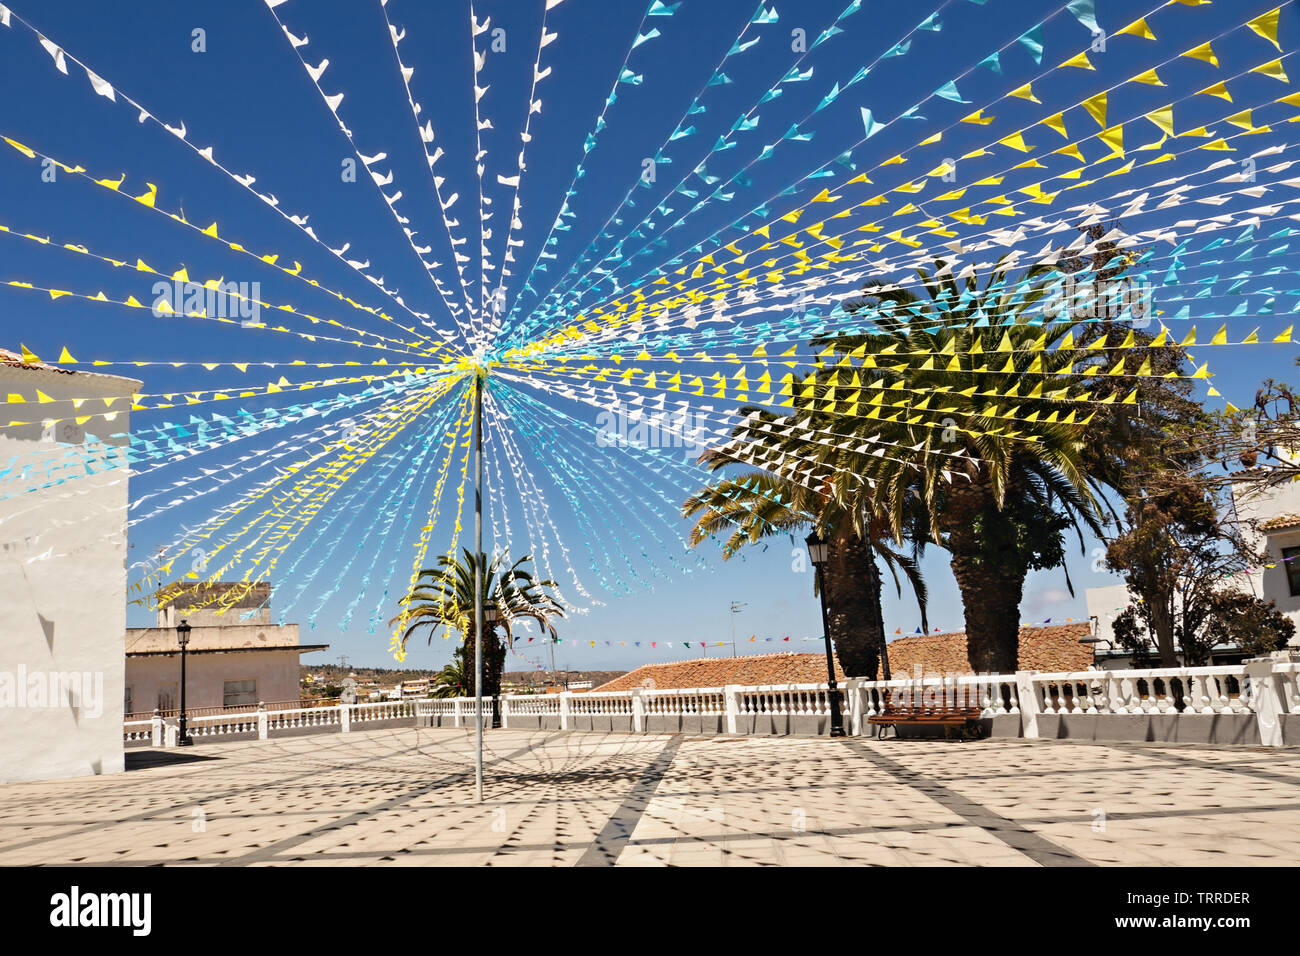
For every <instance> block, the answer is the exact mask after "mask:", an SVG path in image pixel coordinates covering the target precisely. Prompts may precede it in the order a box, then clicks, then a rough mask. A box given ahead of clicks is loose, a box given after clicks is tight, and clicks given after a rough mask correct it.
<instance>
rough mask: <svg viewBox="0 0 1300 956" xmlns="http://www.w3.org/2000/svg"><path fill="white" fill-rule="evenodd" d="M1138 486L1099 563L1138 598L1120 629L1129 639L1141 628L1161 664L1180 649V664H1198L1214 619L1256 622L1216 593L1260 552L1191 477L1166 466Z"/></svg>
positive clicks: (1173, 659) (1174, 662) (1219, 499)
mask: <svg viewBox="0 0 1300 956" xmlns="http://www.w3.org/2000/svg"><path fill="white" fill-rule="evenodd" d="M1145 484H1146V487H1145V488H1144V489H1143V490H1142V492H1141V494H1135V495H1134V496H1133V498H1132V500H1130V501H1129V503H1128V506H1127V508H1126V511H1125V515H1124V519H1123V523H1122V525H1121V527H1122V529H1123V530H1122V531H1121V533H1120V534H1118V535H1116V536H1115V537H1114V538H1112V539H1111V540H1110V542H1109V544H1108V546H1107V548H1106V564H1107V566H1108V567H1109V568H1110V569H1111V570H1112V571H1115V572H1117V573H1119V574H1121V575H1123V577H1124V582H1125V584H1126V585H1127V586H1128V589H1129V591H1130V592H1131V593H1132V594H1133V595H1134V596H1135V597H1137V598H1138V599H1139V600H1138V602H1137V605H1136V607H1135V608H1133V609H1131V611H1132V613H1131V615H1130V617H1131V619H1132V624H1131V625H1129V624H1126V633H1127V634H1130V637H1129V641H1130V643H1132V642H1134V641H1137V640H1140V639H1144V638H1145V636H1146V634H1147V633H1148V632H1149V634H1150V637H1151V642H1152V644H1153V645H1154V647H1155V650H1156V654H1157V655H1158V656H1159V659H1160V664H1161V666H1163V667H1176V666H1178V653H1177V651H1178V649H1179V648H1180V647H1181V649H1182V651H1183V656H1184V662H1185V663H1187V664H1192V663H1199V662H1201V661H1204V660H1206V659H1207V658H1208V656H1209V650H1210V648H1212V647H1213V646H1214V644H1215V643H1216V642H1217V640H1218V636H1219V635H1218V633H1217V631H1216V627H1217V626H1218V625H1222V624H1223V622H1225V621H1231V622H1233V626H1234V627H1237V628H1239V629H1243V628H1246V627H1247V626H1248V625H1249V624H1250V622H1251V621H1252V620H1254V621H1255V622H1256V623H1258V622H1259V620H1260V619H1258V618H1257V616H1255V617H1252V615H1255V612H1254V611H1250V610H1249V608H1247V607H1246V606H1245V605H1243V604H1241V603H1240V602H1234V601H1228V600H1226V599H1225V597H1224V594H1225V593H1226V592H1227V591H1228V590H1230V589H1227V588H1225V583H1226V582H1227V580H1228V579H1229V578H1230V577H1231V576H1233V575H1235V574H1238V573H1241V572H1243V571H1245V570H1246V568H1247V567H1248V566H1250V565H1251V564H1255V563H1258V562H1260V561H1262V560H1264V556H1263V555H1260V554H1256V553H1255V552H1254V551H1253V550H1252V548H1251V547H1250V546H1249V544H1248V542H1247V540H1246V538H1245V535H1244V534H1243V532H1242V528H1241V526H1240V524H1239V522H1238V521H1237V520H1236V518H1235V516H1234V515H1233V513H1232V511H1231V509H1230V508H1229V507H1228V504H1227V502H1226V501H1225V500H1224V498H1223V495H1222V493H1221V492H1220V491H1217V490H1215V489H1208V488H1206V487H1205V486H1204V485H1202V484H1201V483H1200V482H1199V481H1198V480H1197V478H1196V476H1195V475H1193V474H1188V473H1183V472H1172V471H1171V472H1167V473H1165V474H1163V475H1162V476H1161V477H1160V478H1159V479H1158V480H1157V479H1156V478H1154V477H1151V478H1149V479H1148V480H1147V481H1146V483H1145ZM1126 613H1127V612H1126ZM1139 624H1140V625H1141V627H1137V625H1139ZM1211 625H1215V627H1212V626H1211ZM1261 626H1262V625H1261Z"/></svg>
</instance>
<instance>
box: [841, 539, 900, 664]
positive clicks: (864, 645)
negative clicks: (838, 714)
mask: <svg viewBox="0 0 1300 956" xmlns="http://www.w3.org/2000/svg"><path fill="white" fill-rule="evenodd" d="M880 588H881V580H880V572H879V569H877V567H876V559H875V555H874V554H872V551H871V547H870V546H869V545H868V544H867V543H866V542H864V541H863V540H862V539H861V538H859V537H858V536H857V535H856V534H854V533H853V532H852V531H851V530H850V531H847V532H844V533H841V534H837V535H836V536H835V537H834V538H832V539H831V541H830V555H829V560H828V561H827V563H826V608H827V617H828V618H829V619H830V629H831V634H830V637H831V643H832V644H833V645H834V646H835V654H836V656H837V657H838V658H839V662H840V667H842V668H843V669H844V673H845V675H846V676H848V677H867V678H870V679H872V680H875V679H876V675H877V672H878V670H879V665H880V657H881V653H882V651H883V648H884V645H885V627H884V617H883V614H882V612H881V607H880ZM886 667H888V663H886Z"/></svg>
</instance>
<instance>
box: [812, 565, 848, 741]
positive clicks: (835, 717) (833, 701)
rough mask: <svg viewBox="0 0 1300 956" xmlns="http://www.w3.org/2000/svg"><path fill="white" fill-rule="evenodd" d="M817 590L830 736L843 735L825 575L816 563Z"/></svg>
mask: <svg viewBox="0 0 1300 956" xmlns="http://www.w3.org/2000/svg"><path fill="white" fill-rule="evenodd" d="M817 591H818V597H820V598H821V605H822V635H823V637H824V638H825V640H826V683H827V685H828V687H829V689H830V705H831V736H832V737H843V736H844V715H843V714H842V713H840V689H839V685H838V684H837V683H836V682H835V658H834V657H832V656H831V625H830V620H829V618H828V617H827V614H826V576H825V574H824V573H823V571H822V566H821V565H820V564H819V565H817Z"/></svg>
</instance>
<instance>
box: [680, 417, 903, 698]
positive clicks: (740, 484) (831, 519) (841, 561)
mask: <svg viewBox="0 0 1300 956" xmlns="http://www.w3.org/2000/svg"><path fill="white" fill-rule="evenodd" d="M745 411H746V412H748V413H751V414H750V417H748V418H747V419H746V422H745V424H742V425H741V426H739V427H738V428H737V429H736V430H735V431H734V432H733V433H732V439H731V441H729V442H728V443H726V444H725V445H723V446H722V447H721V448H719V449H715V450H713V451H710V452H707V453H706V454H705V455H704V456H703V457H702V461H703V462H704V463H705V464H706V466H707V467H708V468H709V469H710V470H711V471H718V470H719V469H721V468H723V467H725V466H728V465H734V464H739V463H751V462H752V459H753V457H754V456H755V454H756V453H757V451H758V449H760V448H761V449H762V450H763V451H764V452H770V451H772V450H774V449H782V450H784V452H785V453H786V454H787V455H797V454H798V452H799V451H803V452H804V456H803V457H805V458H812V457H814V456H816V455H819V454H821V453H822V452H821V450H820V447H819V446H815V445H809V443H802V442H800V441H799V440H797V439H793V440H792V439H788V438H787V439H784V440H782V439H780V438H778V437H777V436H775V435H774V434H773V432H772V431H771V426H772V425H773V424H776V425H780V426H782V427H783V428H784V427H788V426H789V424H790V419H788V418H778V417H777V416H774V415H772V414H771V413H765V412H761V411H760V410H758V409H746V410H745ZM755 423H757V425H756V424H755ZM758 425H765V426H768V430H767V431H762V430H760V429H759V427H757V426H758ZM801 446H802V447H801ZM814 449H815V450H814ZM837 478H838V479H839V480H841V481H842V480H843V479H844V473H843V472H841V473H840V474H839V475H835V474H833V473H832V472H831V471H829V470H827V471H826V473H825V478H824V480H823V482H822V484H821V490H819V491H814V490H813V489H812V488H809V487H808V486H807V485H805V484H803V483H800V482H796V481H794V480H792V479H790V478H788V477H781V476H778V475H773V474H771V473H768V472H762V471H749V472H744V473H742V474H739V475H735V476H733V477H730V478H726V479H719V480H717V481H715V482H713V483H711V484H709V485H706V486H705V487H704V488H702V489H701V490H699V491H697V492H696V493H695V494H693V495H691V497H690V498H688V499H687V500H686V502H685V504H684V505H683V506H682V514H683V515H684V516H685V517H688V518H689V517H695V518H696V522H695V526H694V527H693V528H692V529H691V532H690V536H689V542H690V544H691V546H692V547H697V546H699V545H700V544H701V543H703V542H704V541H705V540H707V539H709V538H711V537H714V536H715V535H717V534H720V533H723V532H728V531H729V532H730V536H729V538H728V539H727V541H726V542H725V543H724V544H723V549H722V555H723V558H724V559H728V558H730V557H731V556H732V555H734V554H735V553H736V552H737V551H738V550H739V549H740V548H741V547H744V546H745V545H749V544H754V543H756V542H758V541H760V540H762V539H763V538H765V537H769V536H772V535H778V534H790V533H793V532H795V531H802V530H803V529H805V528H807V527H813V528H816V529H817V531H818V533H819V534H821V535H822V536H823V538H825V539H826V541H827V543H828V544H829V560H828V561H827V567H826V569H825V576H826V592H827V593H826V596H825V597H826V605H827V618H828V620H829V627H830V635H829V637H830V639H831V642H832V644H833V645H834V647H835V653H836V655H837V656H838V658H839V661H840V666H841V667H843V668H844V672H845V673H846V674H849V675H851V676H855V677H859V676H860V677H869V678H871V679H873V680H874V679H876V676H877V674H878V673H879V672H880V670H881V666H882V665H883V670H884V679H885V680H889V679H890V676H891V674H890V669H889V656H888V653H887V651H886V648H885V622H884V614H883V611H882V607H881V588H882V586H883V581H882V578H881V575H880V570H879V568H878V566H877V564H876V559H877V558H879V559H880V560H882V561H884V563H885V566H886V567H887V568H888V569H889V570H890V573H891V574H892V576H893V579H894V585H895V587H896V588H897V589H898V591H899V593H900V594H901V593H902V585H901V583H900V581H899V577H898V572H899V571H902V573H903V575H904V576H905V577H906V578H907V580H908V583H909V584H910V585H911V587H912V592H913V594H914V595H915V596H916V600H917V603H918V604H919V605H920V608H921V620H922V622H925V606H926V590H925V581H924V579H923V578H922V576H921V572H920V567H919V566H918V563H917V561H916V560H915V558H914V557H912V556H909V555H907V554H904V553H903V552H902V551H901V550H899V549H898V548H896V547H894V546H893V544H892V539H891V537H890V534H889V528H888V527H887V526H886V525H885V524H884V523H883V522H881V521H879V520H875V521H870V520H869V521H868V522H867V524H866V525H865V526H864V525H862V524H860V523H858V522H856V521H855V514H856V513H857V512H856V511H855V509H854V507H853V505H851V504H850V505H848V506H846V504H845V500H844V499H845V497H846V496H844V495H836V494H834V493H833V491H832V485H833V483H834V482H835V481H836V480H837ZM847 497H849V498H851V497H852V496H851V495H850V496H847ZM865 513H866V514H867V515H868V516H869V515H870V511H869V509H868V510H867V511H866V512H865ZM814 586H815V585H814ZM922 626H923V627H924V626H926V625H925V624H924V623H923V625H922Z"/></svg>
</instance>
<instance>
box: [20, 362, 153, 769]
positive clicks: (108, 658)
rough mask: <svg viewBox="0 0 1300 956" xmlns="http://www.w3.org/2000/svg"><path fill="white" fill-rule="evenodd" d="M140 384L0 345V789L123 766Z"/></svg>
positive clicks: (133, 380)
mask: <svg viewBox="0 0 1300 956" xmlns="http://www.w3.org/2000/svg"><path fill="white" fill-rule="evenodd" d="M139 389H140V382H138V381H136V380H135V379H128V378H119V377H118V376H115V375H100V374H96V373H90V372H71V371H67V370H65V369H59V368H56V367H54V366H52V365H47V364H45V363H41V362H32V361H30V360H28V361H24V360H23V358H22V357H21V356H19V355H15V354H14V353H12V352H7V351H4V350H0V394H3V396H4V397H5V398H6V399H7V402H6V403H5V405H4V407H3V410H0V621H2V622H3V624H2V626H0V781H11V780H38V779H47V778H53V777H75V776H81V775H85V774H99V773H115V772H118V771H121V770H122V769H123V756H122V753H123V752H122V689H123V669H124V661H123V658H122V632H123V630H124V629H125V628H126V557H127V548H126V513H127V512H126V509H127V476H128V474H129V471H130V469H129V467H128V465H127V460H126V453H125V446H126V444H127V440H126V438H125V435H126V433H127V432H128V430H129V428H130V408H131V395H133V394H134V393H136V392H138V391H139ZM19 400H21V401H19Z"/></svg>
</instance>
